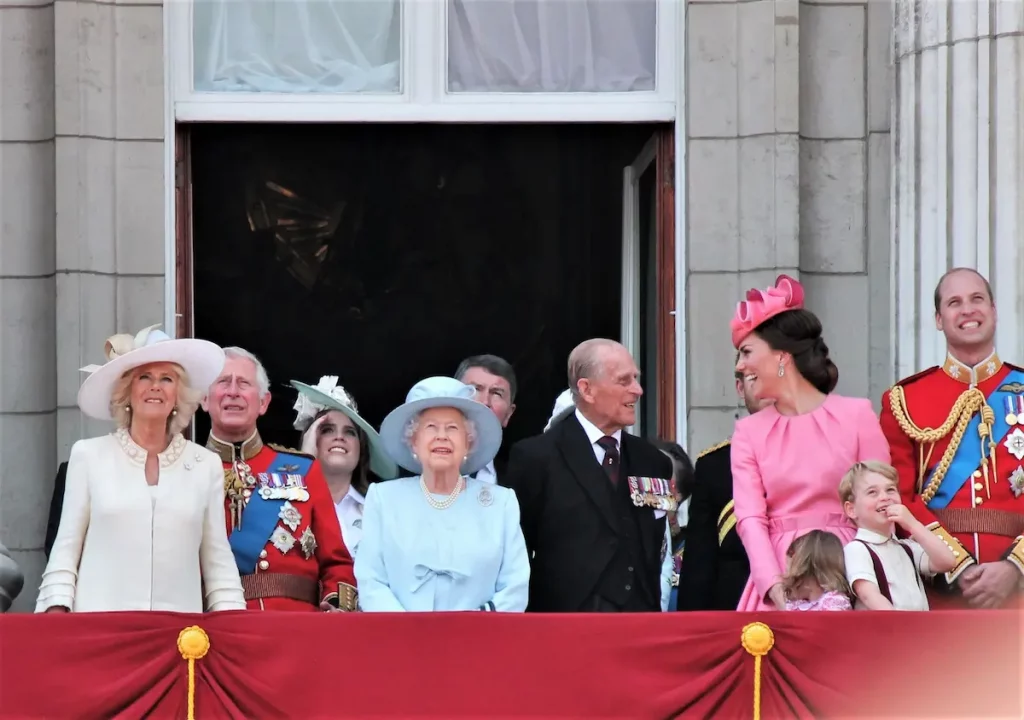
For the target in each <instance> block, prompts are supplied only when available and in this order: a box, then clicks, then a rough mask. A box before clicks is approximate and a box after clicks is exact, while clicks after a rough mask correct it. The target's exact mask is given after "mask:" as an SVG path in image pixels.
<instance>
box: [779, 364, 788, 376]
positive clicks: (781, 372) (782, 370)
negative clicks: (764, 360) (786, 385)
mask: <svg viewBox="0 0 1024 720" xmlns="http://www.w3.org/2000/svg"><path fill="white" fill-rule="evenodd" d="M785 374H786V366H785V365H783V364H782V362H781V361H780V362H779V377H782V376H783V375H785Z"/></svg>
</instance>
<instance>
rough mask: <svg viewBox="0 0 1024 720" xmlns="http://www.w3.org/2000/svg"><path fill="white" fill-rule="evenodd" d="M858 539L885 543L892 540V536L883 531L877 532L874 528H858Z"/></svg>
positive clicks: (872, 542)
mask: <svg viewBox="0 0 1024 720" xmlns="http://www.w3.org/2000/svg"><path fill="white" fill-rule="evenodd" d="M855 537H856V539H857V540H863V541H864V542H868V543H871V544H872V545H884V544H885V543H887V542H889V541H890V540H892V539H893V538H892V536H889V537H886V536H885V535H882V534H881V533H876V532H875V531H874V530H868V529H867V528H857V535H856V536H855Z"/></svg>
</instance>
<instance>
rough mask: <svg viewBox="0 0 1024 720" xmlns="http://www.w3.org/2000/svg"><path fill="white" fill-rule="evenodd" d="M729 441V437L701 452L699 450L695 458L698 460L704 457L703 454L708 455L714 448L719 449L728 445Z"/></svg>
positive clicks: (730, 440) (730, 439)
mask: <svg viewBox="0 0 1024 720" xmlns="http://www.w3.org/2000/svg"><path fill="white" fill-rule="evenodd" d="M731 442H732V438H729V439H728V440H723V441H722V442H720V443H718V444H717V445H712V446H711V447H709V448H708V449H707V450H704V451H703V452H701V453H700V455H698V456H697V459H698V460H700V459H701V458H702V457H704V456H705V455H710V454H711V453H713V452H714V451H715V450H721V449H722V448H724V447H725V446H726V445H728V444H729V443H731Z"/></svg>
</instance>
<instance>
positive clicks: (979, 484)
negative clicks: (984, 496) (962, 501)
mask: <svg viewBox="0 0 1024 720" xmlns="http://www.w3.org/2000/svg"><path fill="white" fill-rule="evenodd" d="M984 487H985V486H984V485H982V484H981V483H974V489H975V490H982V489H984Z"/></svg>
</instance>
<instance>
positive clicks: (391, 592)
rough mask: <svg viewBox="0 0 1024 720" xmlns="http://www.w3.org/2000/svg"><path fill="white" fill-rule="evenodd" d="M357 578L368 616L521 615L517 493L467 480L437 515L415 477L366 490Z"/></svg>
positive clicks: (525, 573)
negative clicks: (495, 612) (455, 612)
mask: <svg viewBox="0 0 1024 720" xmlns="http://www.w3.org/2000/svg"><path fill="white" fill-rule="evenodd" d="M435 497H436V498H437V499H438V500H441V499H443V497H441V496H435ZM355 574H356V583H357V584H358V587H359V606H360V609H362V610H363V611H365V612H382V611H383V612H387V611H391V612H402V611H407V612H431V611H444V610H498V611H504V612H523V611H524V610H526V603H527V599H528V596H529V587H530V561H529V558H528V557H527V554H526V542H525V541H524V540H523V532H522V530H521V528H520V527H519V503H518V501H517V500H516V496H515V493H513V492H512V491H511V490H509V489H507V488H503V487H499V486H496V485H491V484H489V483H484V482H481V481H479V480H475V479H472V478H467V479H466V487H465V489H464V490H463V491H462V493H461V494H460V495H459V497H458V499H457V500H456V501H455V503H454V504H453V505H452V506H451V507H449V508H447V509H446V510H437V509H435V508H433V507H431V506H430V505H429V504H428V503H427V500H426V498H425V497H424V496H423V491H422V489H421V487H420V481H419V478H418V477H415V478H401V479H398V480H389V481H387V482H382V483H374V484H372V485H370V490H369V492H368V493H367V495H366V505H365V506H364V507H363V537H362V540H361V541H360V543H359V554H358V555H357V556H356V564H355Z"/></svg>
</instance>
